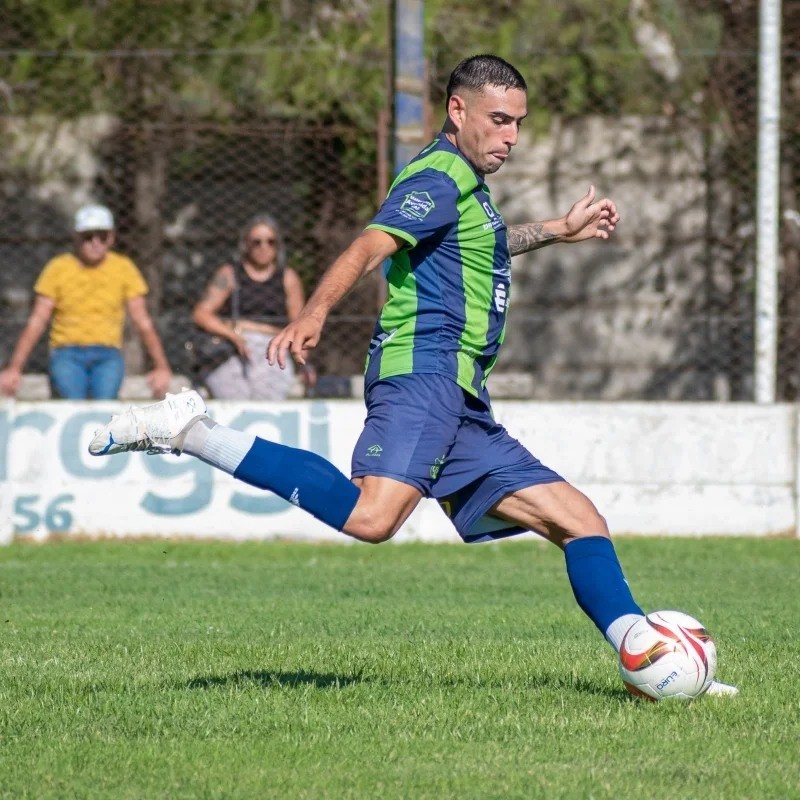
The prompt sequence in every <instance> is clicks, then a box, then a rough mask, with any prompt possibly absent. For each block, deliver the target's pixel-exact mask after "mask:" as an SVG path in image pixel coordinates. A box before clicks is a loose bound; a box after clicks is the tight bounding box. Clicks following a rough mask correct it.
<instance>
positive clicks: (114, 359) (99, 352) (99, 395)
mask: <svg viewBox="0 0 800 800" xmlns="http://www.w3.org/2000/svg"><path fill="white" fill-rule="evenodd" d="M124 375H125V360H124V359H123V358H122V351H121V350H120V349H119V348H117V347H104V346H101V345H80V346H78V345H75V346H69V347H56V348H54V349H53V350H51V351H50V390H51V391H52V393H53V397H58V398H61V399H62V400H86V399H88V398H92V399H94V400H115V399H116V397H117V394H119V388H120V386H121V385H122V378H123V376H124Z"/></svg>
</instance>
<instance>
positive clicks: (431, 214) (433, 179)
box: [367, 169, 459, 247]
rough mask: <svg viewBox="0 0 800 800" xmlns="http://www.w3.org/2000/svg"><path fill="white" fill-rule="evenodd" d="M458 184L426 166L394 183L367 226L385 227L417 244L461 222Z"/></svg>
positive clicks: (394, 234)
mask: <svg viewBox="0 0 800 800" xmlns="http://www.w3.org/2000/svg"><path fill="white" fill-rule="evenodd" d="M458 197H459V192H458V188H457V187H456V185H455V183H454V182H453V181H452V180H451V179H450V178H449V177H447V176H446V175H444V174H443V173H441V172H439V171H438V170H433V169H426V170H422V171H420V172H417V173H414V174H413V175H409V176H408V177H407V178H405V179H404V180H401V181H400V182H399V183H397V184H395V185H394V186H393V187H392V189H391V191H390V192H389V195H388V196H387V198H386V200H384V202H383V205H382V206H381V207H380V209H379V210H378V213H377V214H376V215H375V217H374V218H373V220H372V222H370V224H369V225H367V228H368V229H369V228H373V229H377V230H382V231H386V232H387V233H390V234H392V235H393V236H397V237H398V238H400V239H403V240H404V241H406V242H408V243H409V245H411V246H412V247H415V246H416V245H417V244H418V243H419V242H421V241H423V240H425V239H427V238H429V237H431V236H434V235H436V234H437V233H439V232H440V231H442V230H445V229H446V228H449V227H450V226H452V225H454V224H456V223H457V222H458V207H457V201H458Z"/></svg>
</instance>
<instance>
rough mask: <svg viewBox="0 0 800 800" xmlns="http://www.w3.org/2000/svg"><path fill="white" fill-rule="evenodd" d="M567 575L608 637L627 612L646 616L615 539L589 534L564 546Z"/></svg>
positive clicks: (580, 601) (585, 608)
mask: <svg viewBox="0 0 800 800" xmlns="http://www.w3.org/2000/svg"><path fill="white" fill-rule="evenodd" d="M564 557H565V558H566V561H567V575H568V576H569V582H570V584H571V585H572V592H573V594H574V595H575V599H576V600H577V601H578V605H579V606H580V607H581V608H582V609H583V611H584V613H585V614H586V616H587V617H589V619H590V620H591V621H592V622H594V624H595V625H597V627H598V628H599V629H600V633H602V634H603V635H604V636H605V635H606V631H608V629H609V627H610V626H611V624H612V623H613V622H614V621H615V620H617V619H619V618H620V617H623V616H625V615H626V614H637V615H639V616H642V615H644V611H642V609H641V608H639V606H637V605H636V602H635V601H634V599H633V595H632V594H631V590H630V588H629V587H628V582H627V581H626V580H625V576H624V575H623V574H622V567H620V565H619V560H618V559H617V553H616V551H615V550H614V545H613V544H612V543H611V539H607V538H606V537H605V536H586V537H583V538H580V539H573V540H572V541H571V542H569V544H567V545H566V546H565V547H564Z"/></svg>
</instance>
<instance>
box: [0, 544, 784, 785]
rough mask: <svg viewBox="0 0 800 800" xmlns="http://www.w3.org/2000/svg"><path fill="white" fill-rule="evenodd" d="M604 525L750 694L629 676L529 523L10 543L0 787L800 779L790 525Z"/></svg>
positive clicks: (641, 589) (658, 602)
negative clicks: (326, 535) (773, 534)
mask: <svg viewBox="0 0 800 800" xmlns="http://www.w3.org/2000/svg"><path fill="white" fill-rule="evenodd" d="M617 544H618V550H619V551H620V554H621V558H622V560H623V563H624V564H625V566H626V571H627V574H628V578H629V580H630V583H631V586H632V588H633V589H634V593H635V594H636V596H637V599H638V600H639V602H640V603H641V604H642V605H643V606H644V607H646V608H648V609H656V608H680V609H683V610H685V611H687V612H688V613H691V614H693V615H694V616H697V617H699V618H700V619H701V620H702V621H703V622H705V623H706V625H707V626H708V627H709V629H710V630H711V631H712V633H713V634H714V635H715V637H716V639H717V644H718V650H719V659H720V661H719V663H720V666H719V673H718V674H719V677H721V678H722V679H723V680H729V681H733V682H735V683H737V684H738V685H739V686H740V687H741V689H742V695H741V696H740V697H738V698H736V699H730V698H704V699H702V700H700V701H696V702H693V703H661V704H647V703H642V702H637V701H634V700H632V699H630V698H629V697H628V695H627V694H626V693H625V691H624V690H623V689H622V687H621V684H620V682H619V679H618V676H617V674H616V665H615V660H614V656H613V653H612V651H611V649H610V648H609V647H608V646H607V645H606V644H605V643H604V642H603V641H602V639H601V637H600V636H599V634H598V633H597V632H596V631H595V630H594V628H593V627H592V626H591V624H590V623H589V622H588V620H586V619H585V618H584V617H583V616H582V615H581V613H580V612H579V611H578V609H577V606H576V605H575V604H574V602H573V600H572V596H571V593H570V590H569V586H568V584H567V581H566V577H565V574H564V568H563V560H562V556H561V554H560V553H559V552H558V551H557V550H556V549H555V548H552V547H551V546H548V545H540V544H538V543H536V542H520V543H504V544H501V545H476V546H472V547H466V546H459V545H453V546H449V545H402V546H392V545H385V546H383V547H369V546H367V545H354V546H352V547H335V546H334V547H331V546H328V547H322V546H311V545H290V544H285V543H270V544H256V543H252V544H239V545H230V544H222V543H197V542H195V543H192V542H186V543H176V542H99V543H52V544H48V545H44V546H36V545H14V546H12V547H9V548H5V549H1V550H0V581H1V582H0V592H1V593H2V594H1V596H0V601H1V602H2V617H0V621H2V623H3V628H2V630H3V634H4V635H3V637H2V646H1V648H0V796H1V797H3V798H6V797H8V798H37V799H38V798H72V797H79V798H101V797H102V798H272V797H275V798H278V797H280V798H328V797H330V798H373V797H380V798H381V800H388V799H389V798H437V799H438V798H538V797H542V798H545V797H546V798H615V799H616V798H623V797H636V798H647V800H653V798H704V799H706V798H726V799H730V798H793V797H794V798H797V797H800V691H799V690H798V665H800V591H799V590H798V575H800V542H798V541H789V540H769V541H756V540H689V541H681V540H635V539H627V540H621V541H619V542H618V543H617Z"/></svg>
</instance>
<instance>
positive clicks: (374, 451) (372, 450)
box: [367, 444, 383, 457]
mask: <svg viewBox="0 0 800 800" xmlns="http://www.w3.org/2000/svg"><path fill="white" fill-rule="evenodd" d="M382 452H383V448H382V447H381V446H380V445H379V444H373V445H370V446H369V447H368V448H367V455H368V456H375V457H379V456H380V454H381V453H382Z"/></svg>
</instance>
